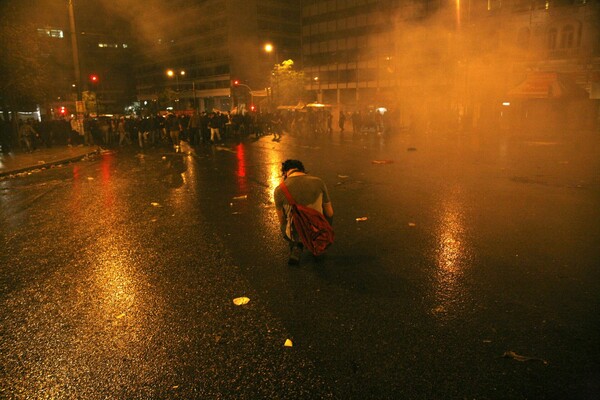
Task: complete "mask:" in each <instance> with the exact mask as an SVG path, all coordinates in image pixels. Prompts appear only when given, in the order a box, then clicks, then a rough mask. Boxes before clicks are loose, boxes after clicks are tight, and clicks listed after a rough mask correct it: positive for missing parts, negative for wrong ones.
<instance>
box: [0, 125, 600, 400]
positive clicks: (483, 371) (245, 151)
mask: <svg viewBox="0 0 600 400" xmlns="http://www.w3.org/2000/svg"><path fill="white" fill-rule="evenodd" d="M191 150H192V151H191V153H190V154H187V153H184V154H174V153H172V152H170V151H169V150H168V149H166V148H161V149H151V150H148V151H147V152H146V153H145V154H143V155H140V154H137V152H136V151H135V150H133V149H125V150H120V151H116V152H108V153H104V154H102V155H100V156H97V157H95V158H93V159H90V160H86V161H82V162H78V163H74V164H69V165H65V166H62V167H61V168H54V169H50V170H46V171H41V172H36V173H33V174H31V175H28V176H22V177H19V178H14V179H5V180H2V181H0V207H1V208H0V210H1V214H0V235H1V236H0V238H1V239H2V244H3V246H2V252H1V254H0V301H1V302H2V307H1V308H0V321H1V326H0V397H1V398H8V399H26V398H31V399H46V398H56V399H171V398H182V399H192V398H203V399H204V398H205V399H263V398H264V399H277V398H279V399H311V398H315V399H320V398H339V399H369V398H371V399H595V398H598V396H600V330H599V327H600V324H599V322H600V314H599V313H598V309H599V307H598V306H599V299H600V295H599V293H600V291H599V289H600V279H599V278H600V276H599V275H600V273H599V267H600V225H599V221H600V207H599V206H600V137H597V136H596V137H588V136H583V135H582V136H580V137H576V138H575V137H558V138H557V137H553V138H552V137H543V136H539V135H538V136H533V135H531V136H528V137H526V136H519V137H515V136H511V135H508V134H496V135H492V134H487V135H485V134H484V135H475V134H472V135H452V134H429V135H425V134H421V135H409V134H406V133H402V134H396V135H393V136H392V137H388V138H382V137H377V136H370V137H358V138H353V137H352V135H345V136H340V135H339V134H337V133H335V134H334V135H333V136H332V137H328V138H318V139H314V138H306V137H296V136H291V135H285V136H284V137H283V139H282V140H281V141H280V142H273V141H271V138H270V137H263V138H261V139H260V140H258V141H253V140H247V141H244V142H243V143H228V144H227V145H226V146H217V147H208V146H205V147H199V148H197V149H195V150H194V149H191ZM286 158H299V159H301V160H303V161H304V163H305V165H306V167H307V169H308V170H309V171H310V172H311V173H313V174H315V175H318V176H321V177H322V178H323V179H324V180H325V182H326V183H327V185H328V186H329V190H330V194H331V197H332V199H333V204H334V208H335V212H336V215H335V225H334V226H335V229H336V235H337V237H336V244H335V245H334V246H333V247H332V248H331V249H330V251H329V254H328V256H327V257H326V259H325V260H323V261H320V262H316V261H314V260H313V259H312V257H311V256H310V255H305V257H304V258H303V259H302V265H301V266H300V267H288V266H287V265H286V260H287V253H286V247H285V244H284V243H283V241H282V240H281V239H280V238H279V235H278V229H277V224H276V216H275V211H274V208H273V204H272V191H273V189H274V188H275V186H276V185H277V184H278V182H279V179H280V177H279V167H280V163H281V162H282V161H283V160H285V159H286ZM374 160H380V161H382V160H389V161H391V163H373V162H372V161H374ZM360 217H367V220H366V221H356V218H360ZM240 296H247V297H249V298H250V302H249V303H248V304H247V305H244V306H235V305H234V304H233V302H232V300H233V299H234V298H236V297H240ZM286 339H290V340H292V341H293V347H291V348H289V347H284V342H285V340H286ZM506 352H514V354H515V356H514V357H503V355H504V354H505V353H506ZM510 354H512V353H510ZM519 356H524V357H527V358H525V359H523V358H520V357H519ZM522 360H526V361H522Z"/></svg>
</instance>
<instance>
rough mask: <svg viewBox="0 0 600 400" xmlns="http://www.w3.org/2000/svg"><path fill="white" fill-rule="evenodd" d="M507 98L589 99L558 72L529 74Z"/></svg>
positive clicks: (580, 89)
mask: <svg viewBox="0 0 600 400" xmlns="http://www.w3.org/2000/svg"><path fill="white" fill-rule="evenodd" d="M507 96H508V97H512V98H517V99H559V98H565V97H589V96H588V93H587V92H586V91H585V90H584V89H582V88H581V87H579V86H578V85H577V84H576V83H575V82H573V81H572V80H570V79H568V78H567V77H566V76H564V75H562V74H559V73H557V72H529V73H528V74H527V78H525V80H524V81H523V82H521V83H520V84H519V85H518V86H516V87H514V88H513V89H511V90H509V91H508V93H507Z"/></svg>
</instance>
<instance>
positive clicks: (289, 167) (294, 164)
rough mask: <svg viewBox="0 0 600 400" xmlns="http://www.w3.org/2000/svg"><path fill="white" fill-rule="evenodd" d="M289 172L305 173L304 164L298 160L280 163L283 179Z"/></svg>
mask: <svg viewBox="0 0 600 400" xmlns="http://www.w3.org/2000/svg"><path fill="white" fill-rule="evenodd" d="M290 171H294V172H296V171H297V172H306V170H305V169H304V164H302V161H300V160H285V161H284V162H282V163H281V173H282V174H283V176H284V177H287V174H288V173H289V172H290Z"/></svg>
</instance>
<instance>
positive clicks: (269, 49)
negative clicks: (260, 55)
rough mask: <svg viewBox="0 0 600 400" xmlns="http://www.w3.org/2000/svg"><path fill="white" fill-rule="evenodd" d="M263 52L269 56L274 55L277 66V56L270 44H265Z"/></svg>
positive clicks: (275, 50)
mask: <svg viewBox="0 0 600 400" xmlns="http://www.w3.org/2000/svg"><path fill="white" fill-rule="evenodd" d="M263 50H264V51H265V53H267V54H269V55H271V54H274V55H275V64H279V56H278V54H277V49H276V48H275V46H273V44H272V43H265V45H264V47H263Z"/></svg>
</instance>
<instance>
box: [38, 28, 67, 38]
mask: <svg viewBox="0 0 600 400" xmlns="http://www.w3.org/2000/svg"><path fill="white" fill-rule="evenodd" d="M37 33H38V35H39V36H47V37H51V38H57V39H62V38H64V37H65V35H64V32H63V31H62V30H60V29H48V28H40V29H38V30H37Z"/></svg>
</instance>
